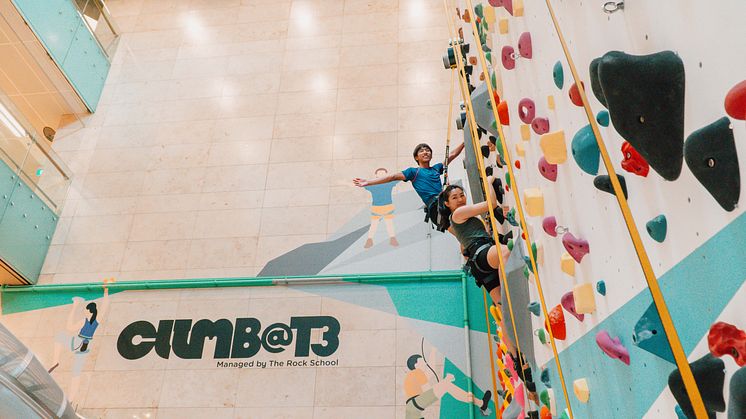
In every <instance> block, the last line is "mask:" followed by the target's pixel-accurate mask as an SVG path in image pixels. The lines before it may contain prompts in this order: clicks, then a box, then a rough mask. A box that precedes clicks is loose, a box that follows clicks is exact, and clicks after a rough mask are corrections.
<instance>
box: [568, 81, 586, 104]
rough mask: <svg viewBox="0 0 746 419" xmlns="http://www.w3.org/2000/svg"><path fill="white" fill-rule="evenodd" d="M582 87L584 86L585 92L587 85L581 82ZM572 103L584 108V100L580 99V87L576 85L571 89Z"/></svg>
mask: <svg viewBox="0 0 746 419" xmlns="http://www.w3.org/2000/svg"><path fill="white" fill-rule="evenodd" d="M580 85H581V86H583V90H585V83H583V82H582V81H581V82H580ZM570 101H572V103H573V104H574V105H575V106H580V107H582V106H583V99H581V98H580V90H578V85H577V84H575V83H573V84H572V87H570Z"/></svg>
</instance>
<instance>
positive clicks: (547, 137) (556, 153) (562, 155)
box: [539, 130, 567, 164]
mask: <svg viewBox="0 0 746 419" xmlns="http://www.w3.org/2000/svg"><path fill="white" fill-rule="evenodd" d="M539 146H541V151H542V152H544V158H545V159H546V160H547V163H549V164H561V163H564V162H565V161H567V145H566V144H565V132H564V131H562V130H559V131H554V132H548V133H546V134H542V135H541V137H540V138H539Z"/></svg>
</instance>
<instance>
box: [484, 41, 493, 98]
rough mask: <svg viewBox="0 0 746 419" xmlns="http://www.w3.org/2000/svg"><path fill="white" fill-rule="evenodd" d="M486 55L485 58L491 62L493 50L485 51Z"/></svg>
mask: <svg viewBox="0 0 746 419" xmlns="http://www.w3.org/2000/svg"><path fill="white" fill-rule="evenodd" d="M484 56H485V58H486V59H487V62H489V63H491V62H492V53H491V52H489V51H485V53H484ZM488 103H489V102H488Z"/></svg>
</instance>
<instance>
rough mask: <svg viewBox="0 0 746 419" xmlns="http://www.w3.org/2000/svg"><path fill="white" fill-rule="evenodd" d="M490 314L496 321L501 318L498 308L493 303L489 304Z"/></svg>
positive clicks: (498, 321)
mask: <svg viewBox="0 0 746 419" xmlns="http://www.w3.org/2000/svg"><path fill="white" fill-rule="evenodd" d="M490 314H492V317H493V318H494V319H495V321H496V322H497V323H500V320H501V319H502V317H503V316H502V313H500V310H498V309H497V307H495V306H494V305H491V306H490Z"/></svg>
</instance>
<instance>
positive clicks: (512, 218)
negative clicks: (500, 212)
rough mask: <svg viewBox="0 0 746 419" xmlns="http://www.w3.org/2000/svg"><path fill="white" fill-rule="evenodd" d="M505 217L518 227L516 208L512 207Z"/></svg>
mask: <svg viewBox="0 0 746 419" xmlns="http://www.w3.org/2000/svg"><path fill="white" fill-rule="evenodd" d="M505 219H506V220H508V222H509V223H510V225H512V226H513V227H518V221H516V219H515V208H511V209H510V211H508V215H506V216H505Z"/></svg>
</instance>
